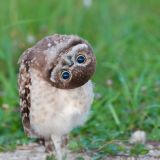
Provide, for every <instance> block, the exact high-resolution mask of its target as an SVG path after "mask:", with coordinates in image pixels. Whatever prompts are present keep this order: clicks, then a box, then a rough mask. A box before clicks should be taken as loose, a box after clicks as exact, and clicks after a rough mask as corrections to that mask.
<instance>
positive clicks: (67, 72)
mask: <svg viewBox="0 0 160 160" xmlns="http://www.w3.org/2000/svg"><path fill="white" fill-rule="evenodd" d="M61 76H62V79H64V80H67V79H69V78H70V77H71V73H70V72H69V71H63V72H62V74H61Z"/></svg>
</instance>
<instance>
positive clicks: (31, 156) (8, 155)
mask: <svg viewBox="0 0 160 160" xmlns="http://www.w3.org/2000/svg"><path fill="white" fill-rule="evenodd" d="M150 148H151V149H150V151H149V153H148V154H147V155H145V156H140V157H129V156H127V155H122V156H114V157H105V158H104V160H160V150H159V149H157V147H156V148H154V147H153V146H150ZM46 156H47V154H46V153H45V152H44V148H43V147H42V146H39V145H38V144H35V143H33V144H30V145H24V146H19V147H17V149H16V150H15V151H13V152H5V153H0V160H46ZM77 157H83V158H84V159H85V160H92V157H89V156H88V155H87V154H85V153H71V152H69V151H68V154H67V159H68V160H76V158H77Z"/></svg>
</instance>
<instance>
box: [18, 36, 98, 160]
mask: <svg viewBox="0 0 160 160" xmlns="http://www.w3.org/2000/svg"><path fill="white" fill-rule="evenodd" d="M19 63H20V70H19V80H18V83H19V93H20V109H21V115H22V122H23V127H24V131H25V132H26V134H27V135H29V136H36V137H39V138H44V139H45V140H49V139H51V140H52V142H53V145H54V148H55V151H56V156H57V159H58V160H61V159H62V155H63V153H62V151H61V143H62V139H63V136H64V135H66V134H67V133H69V132H70V131H71V130H72V129H73V128H74V127H76V126H79V125H82V124H83V123H84V122H85V120H86V118H87V115H88V112H89V109H90V106H91V104H92V101H93V97H94V94H93V85H92V82H91V80H90V78H91V76H92V75H93V73H94V71H95V64H96V59H95V56H94V55H93V51H92V49H91V46H90V45H89V44H88V42H86V41H85V40H83V39H81V38H79V37H78V36H74V35H57V34H56V35H52V36H48V37H46V38H44V39H42V40H41V41H39V42H38V43H37V44H36V45H35V46H33V47H32V48H29V49H28V50H26V51H25V52H24V53H23V54H22V56H21V57H20V59H19Z"/></svg>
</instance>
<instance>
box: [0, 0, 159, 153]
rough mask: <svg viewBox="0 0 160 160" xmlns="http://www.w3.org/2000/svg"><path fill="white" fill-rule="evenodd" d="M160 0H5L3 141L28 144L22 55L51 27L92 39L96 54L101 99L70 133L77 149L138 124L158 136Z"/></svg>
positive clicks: (1, 20) (0, 27)
mask: <svg viewBox="0 0 160 160" xmlns="http://www.w3.org/2000/svg"><path fill="white" fill-rule="evenodd" d="M159 5H160V2H159V1H158V0H135V1H132V0H101V1H98V0H94V1H93V4H92V5H91V6H90V7H89V8H86V7H85V6H84V5H83V1H81V0H79V1H74V0H67V1H64V0H62V1H58V0H54V1H53V0H45V1H42V0H34V1H28V0H5V1H3V2H1V5H0V10H1V14H0V121H1V125H0V135H1V136H0V144H1V146H3V147H6V146H10V145H11V146H12V145H13V144H19V143H26V142H28V139H27V138H26V137H25V136H24V133H23V130H22V125H21V120H20V114H19V112H18V109H19V107H18V101H19V99H18V92H17V82H16V78H17V73H18V65H17V60H18V57H19V55H20V54H21V53H22V52H23V51H24V50H26V49H27V48H28V47H31V46H32V45H34V43H35V42H36V41H38V40H39V39H41V38H43V37H44V36H46V35H50V34H53V33H60V34H78V35H79V36H81V37H83V38H84V39H87V40H88V41H89V42H90V43H91V45H92V46H93V49H94V53H95V54H96V57H97V70H96V73H95V75H94V77H93V81H94V82H95V92H96V93H99V94H100V95H101V98H100V99H97V100H95V102H94V105H93V107H92V112H91V116H90V119H89V120H88V122H87V124H86V125H85V126H84V127H82V128H78V129H75V130H74V131H73V132H72V134H71V139H72V140H73V141H76V143H77V144H78V146H79V147H80V148H83V147H85V148H87V149H92V150H98V148H100V146H103V144H105V143H106V142H108V141H111V140H127V139H128V138H129V135H130V134H131V132H132V131H134V130H137V129H141V130H144V131H146V132H147V135H148V139H149V140H155V141H158V140H160V134H159V128H160V116H159V114H160V74H159V70H160V55H159V53H160V43H159V42H160V21H159V15H160V10H159ZM30 39H31V40H32V41H31V40H30ZM107 80H110V81H111V82H112V83H111V84H107ZM77 144H76V145H77ZM95 144H96V145H95ZM74 145H75V144H74ZM2 150H3V149H2ZM103 150H106V147H105V148H103ZM106 152H109V151H108V150H107V151H106ZM106 152H105V153H106ZM98 156H99V155H98Z"/></svg>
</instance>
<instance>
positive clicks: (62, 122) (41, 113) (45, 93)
mask: <svg viewBox="0 0 160 160" xmlns="http://www.w3.org/2000/svg"><path fill="white" fill-rule="evenodd" d="M31 82H32V86H31V109H30V123H31V127H32V128H33V129H34V131H35V132H36V133H38V134H39V135H41V136H43V137H50V136H51V135H52V134H54V135H64V134H67V133H68V132H69V131H71V130H72V129H73V128H74V127H76V126H79V125H82V124H83V123H84V122H85V121H86V119H87V115H88V112H89V109H90V106H91V104H92V101H93V97H94V94H93V85H92V82H91V81H88V82H87V83H86V84H84V85H83V86H81V87H79V88H75V89H67V90H64V89H57V88H55V87H53V86H51V85H50V84H48V83H47V82H46V81H44V80H43V79H41V78H40V76H38V73H37V71H36V70H32V71H31Z"/></svg>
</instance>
